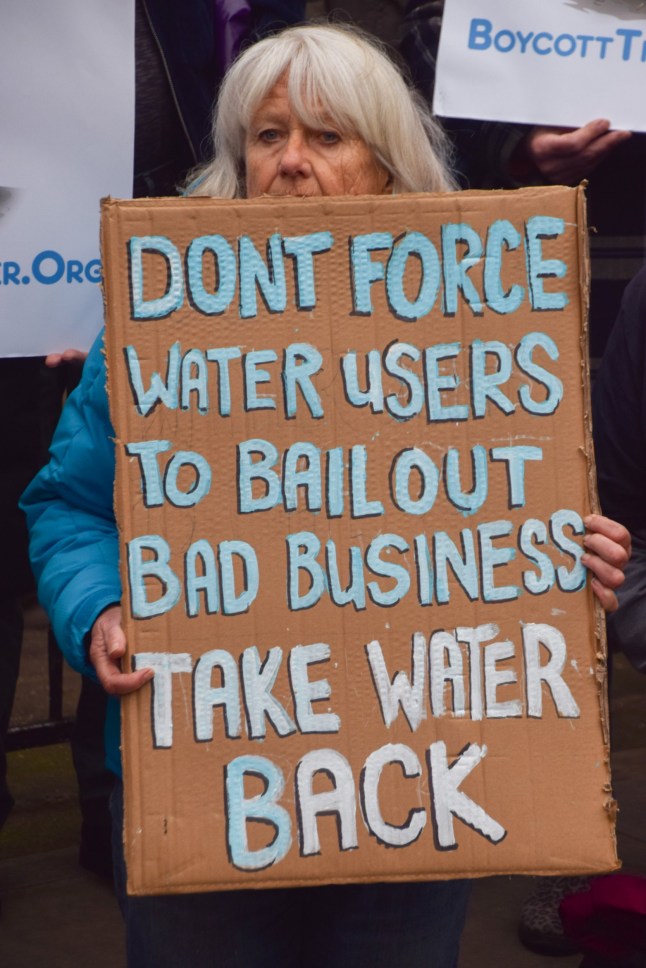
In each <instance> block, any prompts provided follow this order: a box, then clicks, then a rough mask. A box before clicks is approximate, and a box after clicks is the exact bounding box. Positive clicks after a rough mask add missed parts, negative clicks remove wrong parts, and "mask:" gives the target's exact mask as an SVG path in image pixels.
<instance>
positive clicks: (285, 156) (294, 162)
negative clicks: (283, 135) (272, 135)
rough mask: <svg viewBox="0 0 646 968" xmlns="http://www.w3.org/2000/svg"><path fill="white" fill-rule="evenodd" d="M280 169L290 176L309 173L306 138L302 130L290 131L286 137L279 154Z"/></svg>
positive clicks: (282, 172)
mask: <svg viewBox="0 0 646 968" xmlns="http://www.w3.org/2000/svg"><path fill="white" fill-rule="evenodd" d="M280 171H281V174H283V175H287V176H289V177H292V178H293V177H295V176H296V175H304V176H307V175H310V174H311V171H312V168H311V165H310V159H309V151H308V147H307V140H306V138H305V136H304V134H303V132H302V131H292V132H291V133H290V135H289V137H288V138H287V141H286V142H285V146H284V148H283V152H282V154H281V156H280Z"/></svg>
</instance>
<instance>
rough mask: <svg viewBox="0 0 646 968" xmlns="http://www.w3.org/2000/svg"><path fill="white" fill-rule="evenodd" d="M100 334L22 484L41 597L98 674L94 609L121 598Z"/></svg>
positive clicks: (114, 715) (75, 662)
mask: <svg viewBox="0 0 646 968" xmlns="http://www.w3.org/2000/svg"><path fill="white" fill-rule="evenodd" d="M105 380H106V370H105V361H104V356H103V336H99V337H98V339H97V340H96V342H95V344H94V346H93V347H92V349H91V351H90V355H89V356H88V358H87V361H86V363H85V366H84V368H83V376H82V378H81V382H80V383H79V385H78V387H77V388H76V390H75V391H74V392H73V393H72V395H71V396H70V398H69V400H68V401H67V403H66V405H65V407H64V409H63V414H62V417H61V420H60V423H59V425H58V428H57V430H56V433H55V434H54V439H53V441H52V445H51V448H50V455H51V458H50V462H49V464H47V465H46V467H44V468H43V469H42V470H41V472H40V473H39V474H38V476H37V477H36V478H35V479H34V480H33V481H32V483H31V484H30V485H29V487H28V488H27V490H26V491H25V493H24V495H23V497H22V501H21V507H22V509H23V510H24V512H25V514H26V516H27V524H28V526H29V531H30V535H31V539H30V548H29V551H30V556H31V562H32V567H33V570H34V574H35V576H36V580H37V582H38V597H39V598H40V601H41V602H42V604H43V607H44V608H45V610H46V611H47V614H48V615H49V617H50V621H51V623H52V627H53V629H54V634H55V636H56V639H57V641H58V643H59V645H60V647H61V649H62V650H63V652H64V654H65V657H66V659H67V661H68V662H69V663H70V665H71V666H72V667H73V668H74V669H76V670H78V672H82V673H83V674H84V675H89V676H91V677H92V678H96V676H95V673H94V669H93V668H92V666H91V665H90V663H89V661H88V657H87V644H88V635H89V632H90V630H91V628H92V625H93V624H94V622H95V620H96V618H97V617H98V615H99V614H100V613H101V612H102V611H103V610H104V609H105V608H107V606H108V605H112V604H114V603H115V602H119V601H120V600H121V581H120V578H119V545H118V536H117V526H116V522H115V518H114V510H113V503H112V489H113V484H114V470H115V457H114V444H113V437H114V431H113V429H112V424H111V422H110V414H109V412H108V396H107V392H106V388H105ZM106 762H107V765H108V767H109V768H110V769H111V770H113V772H115V773H119V772H120V769H121V767H120V756H119V715H118V702H117V701H116V700H111V701H110V703H109V706H108V719H107V722H106Z"/></svg>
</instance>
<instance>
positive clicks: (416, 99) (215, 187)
mask: <svg viewBox="0 0 646 968" xmlns="http://www.w3.org/2000/svg"><path fill="white" fill-rule="evenodd" d="M285 75H286V76H287V77H288V96H289V99H290V102H291V104H292V107H293V109H294V112H295V113H296V115H297V117H298V119H299V121H301V122H302V123H303V124H306V125H308V126H313V127H319V126H321V125H322V124H328V125H329V124H330V123H331V124H333V125H335V126H337V127H338V129H339V131H341V132H344V133H347V134H351V135H353V136H359V137H360V138H361V139H362V140H363V141H364V142H365V143H366V145H368V147H369V148H370V149H371V151H372V153H373V154H374V157H375V159H376V160H377V161H378V162H379V163H380V164H381V165H382V166H383V167H384V168H385V169H386V171H387V172H388V173H389V175H390V176H391V179H392V190H393V192H429V191H430V192H438V191H451V190H453V189H455V187H456V183H455V181H454V179H453V176H452V175H451V173H450V169H449V157H450V150H449V147H448V139H447V137H446V135H445V134H444V132H443V130H442V128H441V127H440V125H439V124H438V123H437V122H436V121H435V120H434V118H433V117H432V116H431V112H430V110H429V109H428V107H427V106H426V104H425V102H424V100H423V99H422V97H421V96H420V95H418V94H417V92H415V91H414V90H413V89H412V88H411V87H409V85H408V84H407V83H406V81H405V80H404V78H403V77H402V75H401V73H400V72H399V70H398V69H397V68H396V67H395V65H394V64H393V63H392V61H391V60H390V58H389V57H388V56H387V54H386V53H384V51H383V50H382V48H381V46H380V45H379V42H378V41H376V40H375V39H374V38H372V37H369V36H368V35H367V34H364V33H363V32H362V31H359V30H357V29H356V28H354V27H347V26H340V25H339V26H331V25H328V24H308V25H306V26H299V27H290V28H289V29H287V30H284V31H282V32H281V33H279V34H276V35H274V36H272V37H267V38H265V39H264V40H261V41H259V42H258V43H256V44H253V45H252V46H251V47H249V48H247V50H245V51H244V52H243V53H242V54H241V55H240V56H239V57H238V59H237V60H236V61H235V63H234V64H233V65H232V66H231V68H230V69H229V71H228V72H227V74H226V77H225V78H224V81H223V83H222V87H221V89H220V95H219V97H218V103H217V107H216V111H215V117H214V122H213V143H214V148H215V157H214V159H213V160H212V161H211V162H210V163H209V164H207V165H206V166H204V167H203V168H202V169H201V170H199V171H197V172H195V173H193V176H192V181H191V184H190V185H189V186H188V188H187V191H188V192H189V193H190V194H195V195H211V196H216V197H219V198H241V197H244V196H245V194H246V187H245V173H244V155H245V138H246V133H247V130H248V128H249V126H250V124H251V121H252V119H253V116H254V114H255V113H256V111H257V110H258V107H259V105H260V103H261V101H263V100H264V98H265V97H267V95H268V94H269V92H270V91H271V90H272V88H273V87H274V86H275V85H276V83H277V82H278V81H279V79H280V78H281V77H283V76H285Z"/></svg>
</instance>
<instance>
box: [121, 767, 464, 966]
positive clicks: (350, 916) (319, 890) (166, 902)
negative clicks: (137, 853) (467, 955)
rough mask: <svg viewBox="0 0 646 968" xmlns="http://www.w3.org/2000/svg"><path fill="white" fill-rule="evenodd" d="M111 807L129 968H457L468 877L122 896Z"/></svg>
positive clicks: (122, 888)
mask: <svg viewBox="0 0 646 968" xmlns="http://www.w3.org/2000/svg"><path fill="white" fill-rule="evenodd" d="M112 811H113V813H112V818H113V828H112V837H113V851H114V868H115V885H116V890H117V897H118V899H119V904H120V906H121V910H122V913H123V915H124V919H125V924H126V948H127V953H128V968H457V963H458V948H459V943H460V935H461V933H462V928H463V925H464V919H465V914H466V907H467V901H468V897H469V882H468V881H463V880H454V881H424V882H415V883H405V884H344V885H329V886H324V887H303V888H283V889H274V888H272V889H268V890H241V891H213V892H209V893H203V894H172V895H162V896H147V897H129V896H128V895H127V894H126V890H125V876H126V871H125V863H124V858H123V845H122V832H121V831H122V825H123V786H122V784H121V783H118V784H117V785H116V787H115V790H114V791H113V794H112Z"/></svg>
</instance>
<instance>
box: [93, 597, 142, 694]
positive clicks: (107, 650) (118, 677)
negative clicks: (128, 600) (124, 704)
mask: <svg viewBox="0 0 646 968" xmlns="http://www.w3.org/2000/svg"><path fill="white" fill-rule="evenodd" d="M125 652H126V636H125V634H124V631H123V628H122V626H121V606H120V605H110V606H108V608H106V609H105V611H103V612H101V614H100V615H99V617H98V618H97V620H96V621H95V623H94V625H93V626H92V633H91V638H90V650H89V656H90V662H91V663H92V665H93V666H94V669H95V671H96V674H97V676H98V679H99V682H100V683H101V685H102V686H103V688H104V689H105V691H106V692H107V693H109V694H110V695H112V696H125V695H127V694H128V693H129V692H135V691H136V690H137V689H140V688H141V687H142V686H143V685H145V683H147V682H149V681H150V680H151V679H152V677H153V675H154V672H153V670H152V669H141V670H139V671H137V672H123V671H122V668H121V661H122V659H123V657H124V655H125Z"/></svg>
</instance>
